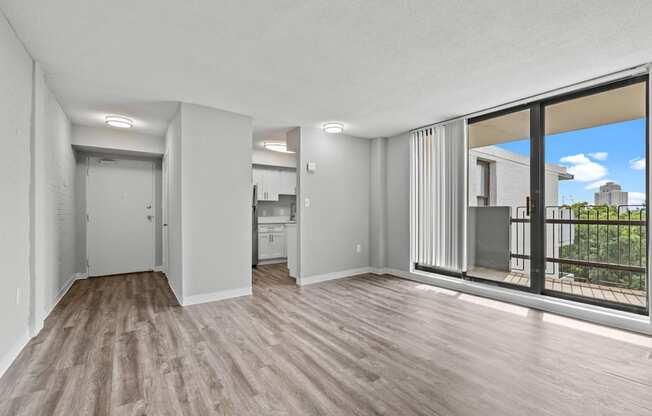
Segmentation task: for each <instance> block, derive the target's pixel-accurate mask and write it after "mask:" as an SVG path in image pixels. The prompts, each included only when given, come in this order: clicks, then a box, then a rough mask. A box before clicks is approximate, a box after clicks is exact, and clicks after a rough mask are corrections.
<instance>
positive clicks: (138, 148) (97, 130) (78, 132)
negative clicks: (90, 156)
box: [72, 125, 165, 156]
mask: <svg viewBox="0 0 652 416" xmlns="http://www.w3.org/2000/svg"><path fill="white" fill-rule="evenodd" d="M72 144H73V145H74V146H75V147H76V148H79V149H81V150H83V151H86V152H106V151H108V152H110V153H112V154H122V155H134V156H139V155H140V156H161V155H163V153H165V138H163V137H159V136H152V135H149V134H142V133H136V132H133V131H129V130H120V129H116V128H111V127H88V126H79V125H74V126H73V127H72Z"/></svg>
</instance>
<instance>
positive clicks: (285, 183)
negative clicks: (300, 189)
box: [281, 170, 297, 195]
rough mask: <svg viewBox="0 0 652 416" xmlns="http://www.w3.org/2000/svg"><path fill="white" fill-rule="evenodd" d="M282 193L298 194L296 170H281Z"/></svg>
mask: <svg viewBox="0 0 652 416" xmlns="http://www.w3.org/2000/svg"><path fill="white" fill-rule="evenodd" d="M281 194H283V195H296V194H297V172H296V171H294V170H282V171H281Z"/></svg>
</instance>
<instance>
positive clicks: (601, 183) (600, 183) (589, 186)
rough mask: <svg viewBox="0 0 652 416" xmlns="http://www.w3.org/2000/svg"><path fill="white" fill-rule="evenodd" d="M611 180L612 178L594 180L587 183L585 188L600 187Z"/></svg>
mask: <svg viewBox="0 0 652 416" xmlns="http://www.w3.org/2000/svg"><path fill="white" fill-rule="evenodd" d="M609 181H610V179H602V180H599V181H596V182H593V183H590V184H588V185H586V187H585V188H584V189H598V188H599V187H601V186H602V185H604V184H605V183H607V182H609Z"/></svg>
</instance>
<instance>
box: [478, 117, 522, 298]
mask: <svg viewBox="0 0 652 416" xmlns="http://www.w3.org/2000/svg"><path fill="white" fill-rule="evenodd" d="M530 118H531V111H530V108H523V109H516V110H510V111H508V112H506V113H500V114H492V115H490V116H488V117H483V118H478V119H476V120H474V121H473V122H472V123H469V129H468V132H469V133H468V134H469V150H468V159H467V160H468V216H467V218H468V224H467V273H466V274H467V276H468V277H472V278H476V279H483V280H487V281H492V282H497V283H499V284H505V285H515V286H520V287H528V288H529V287H530V286H531V279H530V266H531V264H530V260H529V258H530V238H531V233H530V224H529V221H530V206H531V199H530V198H531V192H530V187H531V180H530V179H531V178H530V165H531V163H530V161H531V147H532V140H531V139H530V135H531V134H530V133H531V132H530V130H531V128H530V126H531V123H530Z"/></svg>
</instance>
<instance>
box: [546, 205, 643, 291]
mask: <svg viewBox="0 0 652 416" xmlns="http://www.w3.org/2000/svg"><path fill="white" fill-rule="evenodd" d="M627 208H628V207H620V208H617V207H610V206H607V205H601V206H591V205H588V204H586V203H584V202H583V203H577V204H573V205H571V206H565V207H563V208H561V209H560V211H559V212H560V216H561V217H562V218H571V214H572V218H573V219H576V220H592V223H591V224H572V225H568V224H560V225H553V226H556V227H559V228H558V230H557V232H560V233H564V232H565V233H567V235H572V239H571V240H570V243H568V242H566V244H562V245H561V247H560V248H559V253H558V255H559V257H560V258H562V259H573V260H585V261H592V262H599V263H611V264H621V265H629V266H641V267H645V265H646V261H647V258H646V253H647V238H646V226H645V218H646V212H645V208H644V207H629V209H627ZM607 220H612V221H613V220H620V221H635V222H637V223H636V224H635V225H631V223H630V224H629V225H622V224H614V225H607V224H600V222H603V221H607ZM638 222H641V223H638ZM571 227H572V230H571ZM571 232H572V234H571ZM559 272H560V275H562V276H563V275H566V274H573V275H574V276H575V280H579V281H587V282H591V283H596V284H602V285H612V286H620V287H625V288H629V289H638V290H644V289H645V273H639V272H630V271H619V270H613V269H609V268H603V267H587V266H577V265H568V264H560V265H559Z"/></svg>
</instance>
